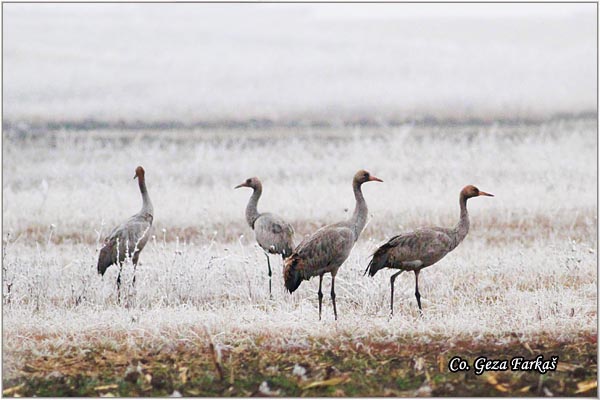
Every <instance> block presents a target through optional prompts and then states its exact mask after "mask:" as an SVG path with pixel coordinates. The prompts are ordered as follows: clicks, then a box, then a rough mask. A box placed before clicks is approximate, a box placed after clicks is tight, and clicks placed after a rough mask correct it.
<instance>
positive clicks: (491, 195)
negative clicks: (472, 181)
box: [479, 190, 494, 197]
mask: <svg viewBox="0 0 600 400" xmlns="http://www.w3.org/2000/svg"><path fill="white" fill-rule="evenodd" d="M479 195H480V196H489V197H494V195H493V194H491V193H486V192H482V191H481V190H480V191H479Z"/></svg>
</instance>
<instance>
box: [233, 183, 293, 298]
mask: <svg viewBox="0 0 600 400" xmlns="http://www.w3.org/2000/svg"><path fill="white" fill-rule="evenodd" d="M241 187H249V188H251V189H253V192H252V196H251V197H250V200H249V201H248V205H247V206H246V221H247V222H248V225H250V227H251V228H252V229H253V230H254V236H255V238H256V241H257V242H258V245H259V246H260V247H261V248H262V249H263V250H264V251H265V255H266V257H267V267H268V274H269V294H271V277H272V275H273V273H272V271H271V261H270V260H269V254H280V255H281V257H282V258H283V259H285V258H286V257H288V256H289V255H290V254H292V250H293V249H294V228H292V225H290V224H288V223H287V222H285V220H284V219H283V218H281V217H280V216H278V215H275V214H272V213H259V212H258V199H259V198H260V196H261V195H262V183H261V181H260V179H258V178H257V177H253V178H248V179H246V180H245V181H244V182H243V183H241V184H239V185H237V186H236V187H235V189H237V188H241Z"/></svg>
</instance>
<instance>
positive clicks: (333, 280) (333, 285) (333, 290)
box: [331, 273, 337, 321]
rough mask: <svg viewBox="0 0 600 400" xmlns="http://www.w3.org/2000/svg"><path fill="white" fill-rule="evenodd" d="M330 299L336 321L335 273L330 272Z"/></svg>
mask: <svg viewBox="0 0 600 400" xmlns="http://www.w3.org/2000/svg"><path fill="white" fill-rule="evenodd" d="M331 301H332V302H333V315H334V316H335V320H336V321H337V307H336V306H335V274H334V273H332V274H331Z"/></svg>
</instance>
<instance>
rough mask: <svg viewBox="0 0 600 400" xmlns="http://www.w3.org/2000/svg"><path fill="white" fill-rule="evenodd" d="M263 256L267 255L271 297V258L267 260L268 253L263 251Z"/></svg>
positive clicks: (270, 295) (270, 294)
mask: <svg viewBox="0 0 600 400" xmlns="http://www.w3.org/2000/svg"><path fill="white" fill-rule="evenodd" d="M265 256H267V266H268V267H269V297H271V298H272V297H273V295H272V293H271V276H272V275H273V273H272V272H271V260H269V254H268V253H266V252H265Z"/></svg>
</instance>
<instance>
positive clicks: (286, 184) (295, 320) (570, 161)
mask: <svg viewBox="0 0 600 400" xmlns="http://www.w3.org/2000/svg"><path fill="white" fill-rule="evenodd" d="M471 131H472V132H471ZM196 133H198V132H196ZM325 133H327V132H319V133H318V134H315V135H312V136H311V135H308V134H306V135H302V134H299V133H297V132H296V133H295V135H296V136H295V139H292V138H289V137H288V136H289V135H292V134H294V133H293V132H283V131H277V132H220V133H218V134H215V135H213V136H214V137H213V138H212V139H202V136H201V135H198V136H196V137H195V139H190V137H191V136H190V135H191V133H190V132H172V133H170V134H169V135H165V134H162V135H159V136H158V139H156V137H154V136H153V134H151V133H148V134H147V135H141V136H140V135H137V136H138V137H137V139H136V140H135V141H134V142H132V143H129V144H125V145H124V144H121V142H120V141H116V142H106V143H105V144H104V146H103V145H101V141H100V140H101V138H104V139H106V137H113V138H114V137H117V136H122V137H131V135H132V134H126V133H119V132H95V133H93V132H87V133H85V134H89V135H90V136H89V137H88V138H83V136H82V135H83V134H81V133H73V134H67V133H64V134H59V135H58V136H59V139H58V142H57V145H56V147H51V146H50V145H47V144H44V143H46V139H30V140H28V141H20V140H18V139H8V140H6V141H5V146H4V148H5V153H4V163H5V164H4V165H5V170H4V177H5V179H4V205H3V210H4V227H3V228H4V232H5V234H4V235H5V236H4V239H5V247H4V251H5V255H4V264H3V265H4V268H5V270H4V282H3V283H4V285H3V289H4V294H5V299H4V310H3V316H4V340H5V349H6V350H7V353H6V354H7V361H8V362H9V364H7V365H9V371H11V370H12V369H11V368H15V366H17V365H18V360H19V357H20V356H19V354H23V353H21V352H22V351H24V350H31V351H33V352H34V354H36V352H38V353H39V352H41V353H43V352H45V351H50V350H48V349H49V348H50V347H52V346H63V345H69V344H73V343H79V342H81V343H85V342H86V341H90V340H98V338H100V340H106V341H108V342H110V343H113V342H114V344H115V345H123V344H124V343H130V345H135V343H137V344H138V345H139V344H140V343H143V341H140V340H136V341H131V342H128V341H123V336H125V337H129V338H131V339H132V340H133V338H138V339H139V338H140V337H141V338H143V339H144V341H162V340H165V341H172V340H178V339H181V340H192V339H193V337H195V336H194V335H196V333H194V332H195V330H196V331H197V329H203V327H204V326H206V327H207V328H208V329H209V330H210V331H211V332H212V333H213V334H214V335H215V337H217V338H218V340H219V341H221V342H232V341H236V342H237V341H240V340H247V341H250V342H251V341H252V340H253V339H252V338H253V337H255V335H258V334H262V335H267V336H269V337H271V338H272V339H271V340H272V341H273V343H285V344H290V343H291V344H302V343H303V342H304V341H306V340H308V339H309V338H310V337H313V336H319V337H332V336H335V337H338V336H340V335H342V336H344V337H350V338H353V339H356V340H360V338H364V337H365V336H367V335H369V336H370V337H371V338H387V339H393V338H396V337H399V336H405V335H417V336H418V337H420V338H421V339H423V340H427V337H433V336H440V335H441V336H442V337H454V336H457V335H468V336H473V337H475V338H477V337H480V336H481V335H493V336H496V337H498V338H503V337H506V336H507V335H508V334H510V333H516V334H518V335H521V336H525V337H528V336H536V335H539V334H550V335H555V336H557V337H561V338H568V337H572V336H574V335H575V336H576V335H578V334H581V333H589V332H595V330H596V321H597V309H596V300H597V292H596V282H597V276H596V247H597V246H596V224H597V215H596V208H595V206H596V177H595V173H596V172H595V164H594V163H595V156H596V146H597V138H596V136H595V121H585V120H577V121H570V122H564V121H563V122H560V121H559V122H555V123H548V124H545V125H541V126H530V127H519V128H511V127H499V126H496V127H493V128H489V127H488V128H469V127H460V128H451V127H428V128H423V127H421V128H419V127H413V128H410V127H405V128H403V129H400V130H399V131H397V132H395V131H394V130H385V129H382V130H376V131H360V130H356V131H354V132H353V135H350V136H348V135H346V136H344V132H341V131H335V130H334V131H331V132H328V133H327V134H328V135H329V139H324V137H326V136H327V135H326V134H325ZM470 133H472V134H470ZM75 136H78V137H79V138H80V141H78V142H74V141H73V140H72V139H73V138H74V137H75ZM134 136H136V135H134ZM207 136H211V134H210V133H207ZM260 136H269V137H272V139H271V140H266V141H262V142H261V144H260V146H258V145H256V143H255V142H252V141H250V140H249V138H254V139H252V140H260ZM242 137H245V138H246V139H242ZM286 137H287V139H285V138H286ZM153 138H154V139H153ZM219 138H220V139H219ZM223 138H229V139H233V138H237V139H240V140H225V139H223ZM175 139H177V140H175ZM153 140H155V141H153ZM219 140H222V141H219ZM67 143H69V145H66V144H67ZM253 143H254V144H253ZM57 160H61V162H57ZM261 160H267V162H261ZM137 163H140V164H143V165H144V166H145V167H146V170H147V181H148V187H149V192H150V195H151V197H152V199H153V202H154V206H155V214H156V216H155V225H156V229H155V231H154V235H155V238H154V239H153V240H152V241H151V242H150V243H149V244H148V246H147V247H146V249H145V250H144V252H143V253H142V256H141V261H142V264H141V265H140V267H139V269H138V271H139V272H138V286H137V293H136V294H132V295H131V297H130V299H129V301H130V307H129V308H125V307H122V306H118V305H116V304H115V279H116V269H115V268H114V267H112V268H111V269H110V270H109V272H108V273H107V275H106V276H105V277H104V279H101V278H100V277H99V276H98V275H97V274H96V272H95V263H96V259H97V254H98V253H97V250H98V248H99V241H98V238H99V237H101V236H103V235H104V234H106V232H107V231H108V229H109V228H110V227H112V226H113V225H114V224H116V223H118V222H119V221H121V220H123V219H125V218H126V217H128V216H129V215H131V214H133V213H134V212H136V211H137V210H138V208H139V207H140V198H139V193H138V192H137V185H136V181H133V180H132V176H133V171H134V169H135V166H136V164H137ZM359 167H365V168H367V169H369V170H370V171H371V172H373V173H374V174H376V175H377V176H379V177H381V178H382V179H383V180H384V181H385V182H384V183H369V184H366V185H365V186H364V191H365V196H366V199H367V202H368V204H369V208H370V221H369V224H368V226H367V229H366V230H365V232H364V234H363V235H362V237H361V239H360V240H359V242H358V243H357V245H356V247H355V249H354V250H353V252H352V254H351V256H350V258H349V259H348V261H347V262H346V264H344V265H343V266H342V268H341V271H340V273H339V274H338V279H337V285H336V286H337V294H338V297H337V298H338V307H339V313H340V320H339V321H338V322H337V323H334V322H333V315H332V309H331V304H330V300H329V297H328V295H326V296H325V302H324V320H323V321H322V322H318V321H317V296H316V289H317V283H318V282H317V281H310V282H308V283H303V284H302V285H301V287H300V289H299V290H298V292H297V293H295V294H294V295H292V296H290V295H289V294H287V293H284V291H283V282H282V277H281V264H280V260H278V259H276V258H275V257H273V258H272V261H273V265H274V271H275V273H274V277H273V280H274V285H273V286H274V299H273V300H269V299H268V295H267V288H268V284H267V276H266V262H265V259H264V255H263V254H262V253H261V251H260V250H259V249H258V248H257V246H256V245H255V244H254V242H253V237H252V232H251V231H250V229H249V228H248V227H247V226H246V225H245V221H244V216H243V215H244V207H245V205H246V201H247V199H248V197H249V195H250V192H249V190H245V189H239V190H234V189H233V186H235V185H236V184H237V183H240V182H242V181H243V180H244V179H245V178H246V177H248V176H250V175H258V176H260V177H262V178H263V180H264V186H265V191H264V196H263V197H264V199H263V200H261V202H260V203H259V208H260V209H263V210H268V211H273V212H277V213H280V214H281V215H283V216H284V217H285V218H287V219H289V220H290V221H293V224H294V225H295V227H296V242H299V241H300V240H301V238H302V236H303V235H305V234H309V233H311V232H312V231H314V229H315V228H316V227H318V226H321V225H323V224H325V223H329V222H334V221H336V220H340V219H342V218H346V217H347V215H348V213H346V212H344V208H345V207H352V206H353V199H352V194H351V190H350V180H351V177H352V175H353V173H354V172H355V170H356V169H358V168H359ZM43 182H46V183H45V184H44V183H43ZM468 183H473V184H476V185H478V186H479V187H480V188H481V189H483V190H486V191H489V192H492V193H494V194H495V195H496V197H494V198H481V199H473V200H471V201H470V202H469V207H470V210H471V218H472V221H473V224H472V229H471V232H470V234H469V236H468V237H467V238H466V240H465V242H464V243H463V244H461V246H459V247H458V248H457V249H456V250H455V251H454V252H453V253H451V254H450V255H449V256H448V257H447V258H445V259H443V260H442V261H440V262H439V263H438V264H437V265H435V266H433V267H430V268H428V269H427V270H425V271H424V272H423V274H422V275H421V277H422V278H421V292H422V295H423V298H424V300H423V304H424V309H425V316H424V317H423V318H418V317H417V307H416V301H415V299H414V294H413V293H414V277H413V275H412V274H410V273H406V274H404V275H401V276H400V278H399V279H398V280H397V293H398V295H397V298H396V316H395V317H394V318H393V319H392V320H389V319H388V309H389V276H390V275H391V273H390V272H388V271H385V272H382V273H379V274H378V275H376V276H375V278H374V279H370V278H367V277H363V276H362V273H363V271H364V268H365V267H366V265H367V263H368V258H369V255H370V254H371V253H372V252H373V250H374V249H375V248H376V246H377V245H379V244H381V243H382V242H383V241H384V240H386V239H387V238H389V237H390V236H391V235H393V234H396V233H399V232H402V231H404V230H408V229H412V228H415V227H417V226H419V225H427V224H443V225H451V224H454V223H455V222H456V219H457V218H458V191H459V190H460V188H461V187H462V186H463V185H465V184H468ZM103 221H104V225H102V222H103ZM51 224H52V225H53V227H52V228H50V225H51ZM163 229H164V231H163ZM100 230H101V232H100V234H98V232H97V231H100ZM8 233H10V237H9V238H8V242H6V238H7V236H6V235H7V234H8ZM178 235H180V239H179V240H176V236H178ZM165 239H166V240H165ZM7 243H8V244H7ZM126 270H127V271H128V275H127V277H128V278H127V279H130V278H131V275H130V272H131V271H130V268H126ZM9 283H10V284H11V291H10V295H8V291H7V289H8V287H7V285H8V284H9ZM324 292H325V293H326V294H328V293H329V279H326V280H325V289H324ZM6 296H9V297H6ZM9 301H10V303H9ZM39 335H42V336H45V335H50V337H51V339H47V340H45V341H42V342H40V341H39V338H40V336H39ZM28 338H30V339H28ZM34 338H38V339H36V340H31V339H34ZM82 345H84V344H82Z"/></svg>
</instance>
